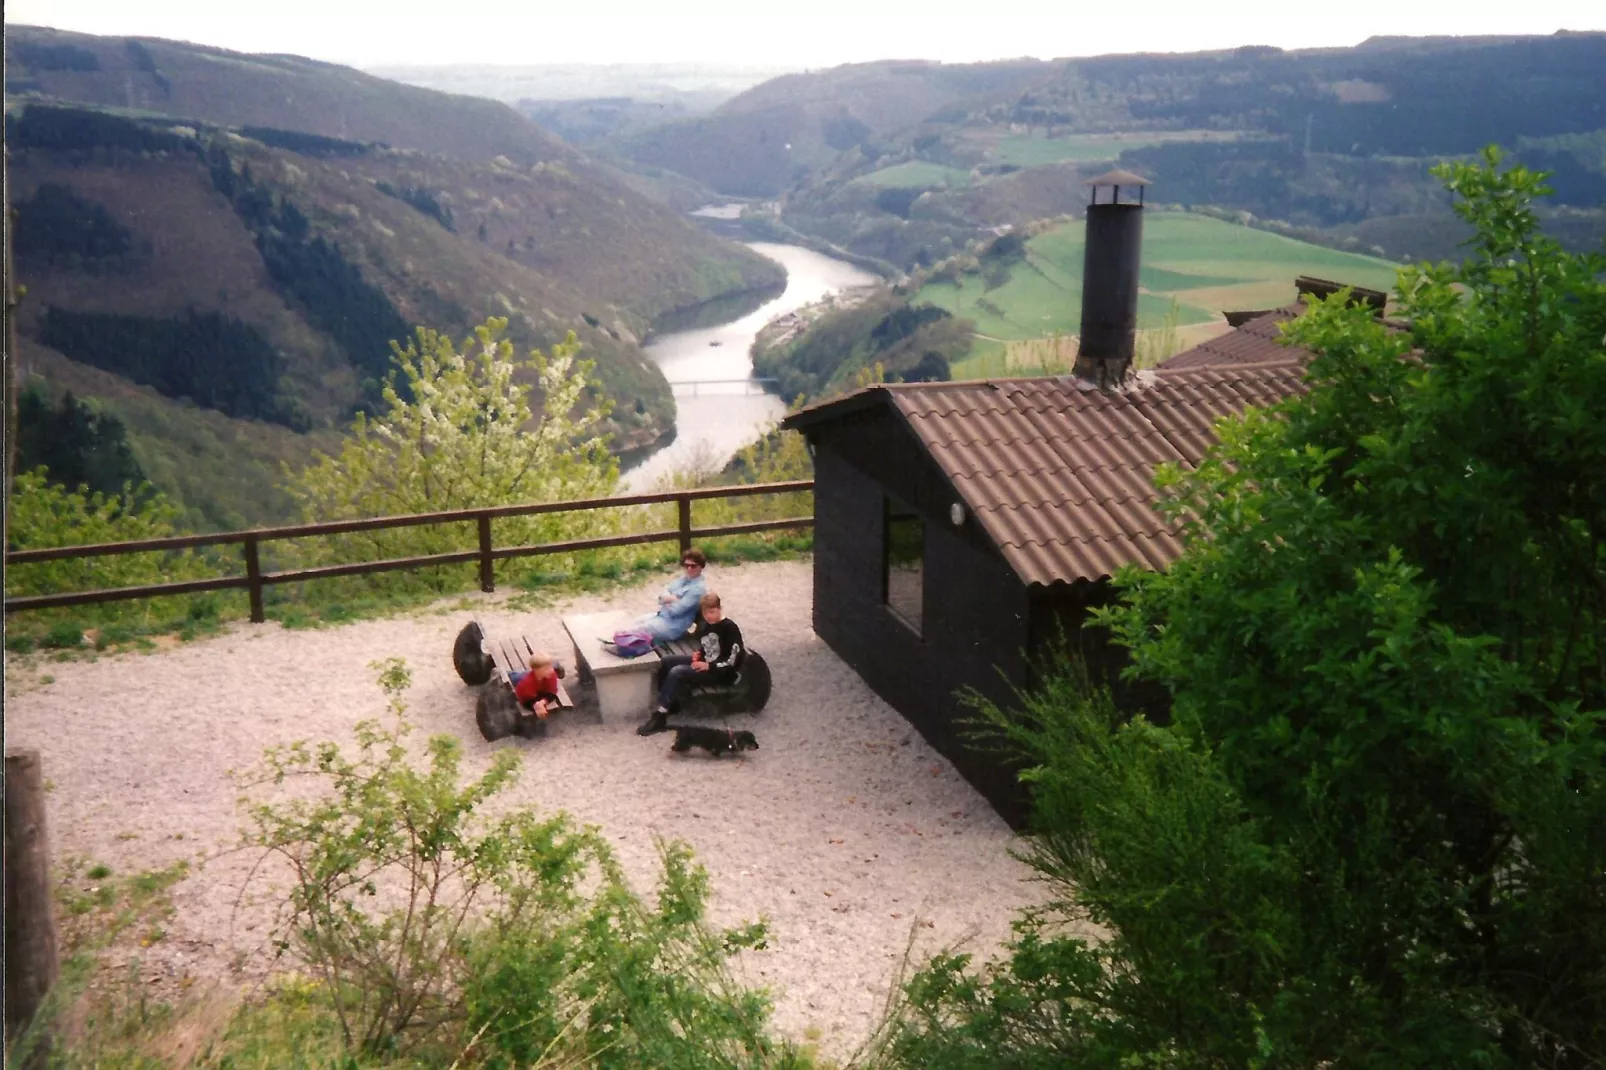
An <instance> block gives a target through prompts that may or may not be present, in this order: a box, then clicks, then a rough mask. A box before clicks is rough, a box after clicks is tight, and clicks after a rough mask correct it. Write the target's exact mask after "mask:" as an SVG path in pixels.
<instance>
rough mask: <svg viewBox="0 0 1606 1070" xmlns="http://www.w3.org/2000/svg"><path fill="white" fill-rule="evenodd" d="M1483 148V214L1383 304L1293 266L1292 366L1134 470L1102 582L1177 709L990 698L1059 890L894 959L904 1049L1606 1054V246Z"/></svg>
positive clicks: (1054, 1061) (1061, 692)
mask: <svg viewBox="0 0 1606 1070" xmlns="http://www.w3.org/2000/svg"><path fill="white" fill-rule="evenodd" d="M1499 164H1500V156H1499V154H1498V152H1496V151H1494V150H1490V152H1488V153H1487V154H1486V156H1485V159H1484V161H1483V163H1482V164H1481V165H1473V164H1462V163H1458V164H1452V165H1447V166H1446V167H1444V168H1441V169H1439V171H1438V172H1437V173H1438V174H1440V175H1441V177H1443V178H1444V179H1445V181H1446V184H1447V186H1448V187H1449V188H1450V189H1451V190H1452V192H1454V193H1455V194H1457V195H1458V197H1459V198H1460V203H1459V205H1458V210H1459V211H1460V212H1461V214H1462V215H1463V216H1464V217H1465V218H1466V219H1467V220H1468V221H1469V222H1471V223H1472V224H1473V225H1474V226H1475V228H1476V232H1477V233H1476V237H1475V239H1474V241H1473V242H1472V254H1471V255H1470V256H1469V257H1468V259H1467V260H1466V261H1465V262H1464V263H1463V264H1462V265H1461V266H1459V267H1451V266H1448V265H1442V266H1435V267H1429V268H1424V269H1412V268H1407V269H1405V270H1403V271H1402V272H1401V276H1400V283H1399V287H1398V290H1397V294H1398V298H1399V301H1400V306H1401V312H1402V314H1403V315H1404V317H1405V318H1406V319H1408V320H1409V321H1410V323H1411V328H1410V330H1409V332H1396V331H1391V330H1390V329H1389V328H1388V327H1387V326H1386V325H1384V324H1382V323H1380V322H1379V321H1378V320H1377V319H1375V318H1374V317H1373V316H1372V314H1371V313H1370V310H1367V309H1364V308H1360V309H1357V308H1348V307H1345V301H1344V296H1345V295H1339V296H1336V297H1334V298H1333V299H1331V300H1329V301H1327V302H1324V303H1319V304H1318V305H1317V306H1316V307H1313V308H1312V309H1311V310H1310V311H1309V312H1308V313H1307V314H1306V315H1304V316H1302V317H1301V318H1300V319H1299V320H1297V321H1295V322H1294V324H1293V325H1292V326H1291V327H1290V328H1289V334H1290V335H1291V336H1292V338H1293V340H1294V341H1296V342H1297V343H1298V344H1300V345H1302V346H1304V347H1305V348H1307V349H1309V350H1310V351H1312V352H1313V353H1315V354H1316V358H1315V359H1314V360H1313V361H1312V363H1311V364H1310V366H1309V376H1308V378H1309V382H1310V391H1309V393H1308V394H1307V395H1306V396H1305V397H1303V398H1300V399H1295V400H1292V401H1289V402H1286V403H1284V404H1282V405H1280V406H1278V407H1277V408H1276V409H1275V410H1273V411H1272V412H1269V413H1268V412H1249V413H1247V414H1245V415H1244V416H1243V417H1241V418H1238V419H1235V420H1228V421H1225V422H1224V423H1223V424H1222V425H1220V427H1219V431H1220V439H1221V441H1220V445H1219V446H1218V448H1217V449H1216V450H1215V451H1214V453H1213V454H1211V455H1210V456H1207V457H1206V458H1205V459H1204V460H1203V461H1202V462H1201V463H1200V464H1199V465H1198V466H1196V467H1195V468H1194V469H1192V470H1191V471H1182V470H1177V469H1170V470H1164V471H1163V472H1162V473H1161V477H1160V483H1161V486H1162V487H1163V488H1165V489H1166V490H1167V491H1168V492H1169V494H1168V499H1167V500H1168V502H1169V504H1168V506H1167V508H1168V510H1169V515H1170V517H1171V519H1172V521H1173V522H1174V523H1177V524H1178V525H1180V526H1181V527H1182V528H1183V530H1184V531H1185V533H1186V535H1187V540H1188V549H1187V552H1186V553H1185V554H1184V555H1183V556H1182V557H1181V558H1180V559H1179V560H1178V561H1177V562H1175V563H1174V564H1173V565H1172V567H1171V568H1170V569H1168V570H1166V571H1165V572H1158V573H1141V572H1138V571H1137V570H1129V571H1127V572H1126V573H1124V574H1123V575H1122V576H1121V577H1119V580H1118V586H1119V588H1120V589H1121V591H1122V592H1123V594H1124V595H1125V598H1126V601H1124V602H1123V603H1121V604H1118V605H1116V606H1113V607H1111V608H1110V609H1108V610H1105V611H1103V612H1101V613H1099V614H1097V615H1096V619H1097V621H1098V623H1100V624H1102V625H1103V626H1105V627H1107V628H1109V629H1110V631H1111V633H1112V634H1113V635H1114V636H1115V637H1116V639H1117V641H1118V642H1119V643H1120V644H1122V645H1124V646H1125V647H1126V648H1127V650H1128V651H1129V653H1130V655H1131V661H1132V672H1133V674H1134V675H1136V676H1138V677H1139V678H1141V679H1145V680H1149V681H1153V682H1156V683H1159V684H1161V685H1163V686H1164V687H1166V688H1167V689H1168V690H1169V692H1170V694H1171V697H1172V709H1171V716H1172V723H1171V724H1170V725H1169V726H1166V727H1157V726H1155V725H1153V724H1150V723H1148V722H1147V721H1145V720H1143V719H1141V718H1139V719H1137V720H1134V721H1131V722H1128V721H1126V720H1125V719H1124V718H1123V717H1122V716H1121V714H1120V713H1119V712H1118V711H1117V710H1116V709H1115V708H1114V706H1113V704H1112V703H1111V702H1110V700H1109V698H1108V696H1107V695H1105V694H1103V693H1101V692H1098V691H1095V690H1091V689H1089V688H1087V687H1086V686H1085V685H1084V684H1082V683H1080V682H1079V681H1077V680H1076V678H1075V677H1074V675H1072V674H1067V673H1066V672H1063V671H1059V672H1052V673H1050V674H1049V676H1048V678H1047V680H1046V682H1045V683H1043V684H1042V685H1041V686H1040V687H1039V688H1037V689H1036V690H1034V691H1033V692H1031V693H1030V694H1027V695H1025V696H1022V698H1021V701H1020V702H1019V703H1017V704H1016V705H1017V709H1015V710H1014V711H1013V712H1012V713H1009V714H1006V713H1003V712H1001V711H999V710H998V709H996V708H993V707H989V706H985V704H984V706H983V710H984V713H985V714H986V717H987V720H988V721H989V722H990V723H991V724H993V725H994V726H995V727H997V728H998V729H1000V730H1002V731H1003V732H1004V733H1005V734H1006V736H1008V737H1009V738H1010V739H1011V740H1013V741H1014V742H1015V743H1016V744H1018V745H1020V746H1022V747H1023V748H1024V749H1025V750H1026V751H1027V752H1028V753H1029V754H1030V756H1031V763H1032V764H1031V768H1030V769H1029V771H1028V772H1027V773H1026V774H1025V775H1026V778H1027V779H1028V781H1029V782H1030V784H1031V786H1032V789H1033V799H1034V814H1033V825H1034V831H1035V832H1036V836H1035V838H1034V840H1033V848H1032V851H1033V853H1032V862H1033V864H1034V865H1035V866H1036V868H1037V869H1038V870H1039V872H1040V873H1041V874H1042V875H1043V876H1044V877H1045V878H1046V879H1047V880H1048V881H1049V882H1050V883H1051V887H1052V888H1053V889H1054V891H1055V893H1056V899H1055V901H1054V902H1053V903H1052V904H1051V905H1050V907H1049V909H1047V910H1045V911H1043V912H1040V913H1038V914H1036V915H1033V916H1030V917H1027V918H1023V919H1022V920H1021V921H1020V922H1019V924H1018V931H1019V936H1018V939H1017V940H1016V942H1015V944H1014V947H1013V952H1012V954H1011V956H1010V957H1009V958H1008V959H1007V960H1006V961H1004V962H1001V963H997V964H993V965H992V966H990V967H988V968H986V969H984V970H981V971H977V970H974V969H972V968H971V964H970V963H969V961H968V960H966V959H964V958H963V957H958V956H947V957H943V958H939V959H938V960H936V961H935V962H933V963H931V964H930V965H929V966H928V967H927V968H926V969H924V970H922V971H921V972H920V973H919V974H918V975H917V976H916V977H915V978H914V980H913V981H912V983H911V984H910V985H909V987H908V988H907V990H906V992H907V998H908V1005H907V1006H906V1007H905V1008H904V1009H903V1011H902V1013H900V1014H899V1015H898V1016H897V1017H896V1018H895V1020H894V1025H893V1028H892V1030H891V1033H890V1034H889V1048H890V1050H891V1052H892V1053H893V1056H894V1062H896V1063H897V1064H899V1065H905V1066H919V1067H972V1066H974V1067H983V1066H986V1067H1040V1066H1041V1067H1048V1066H1055V1067H1069V1068H1076V1067H1087V1068H1095V1067H1098V1068H1103V1067H1111V1066H1129V1067H1161V1066H1164V1067H1180V1068H1189V1067H1199V1068H1205V1067H1211V1068H1214V1067H1229V1066H1248V1067H1268V1068H1269V1067H1329V1066H1331V1067H1340V1066H1341V1067H1379V1068H1381V1067H1389V1068H1394V1067H1424V1068H1426V1067H1434V1068H1437V1067H1452V1066H1453V1067H1474V1066H1475V1067H1489V1068H1510V1070H1519V1068H1520V1070H1528V1068H1533V1070H1538V1068H1566V1070H1573V1068H1579V1070H1582V1068H1587V1067H1599V1066H1602V1065H1603V1063H1606V972H1603V971H1602V969H1601V964H1602V963H1603V962H1606V881H1603V880H1602V874H1603V873H1606V672H1603V669H1602V667H1603V665H1606V423H1603V421H1602V420H1601V419H1600V418H1599V417H1600V413H1601V412H1603V411H1606V350H1603V342H1602V338H1603V336H1606V283H1603V282H1602V280H1603V279H1606V257H1603V256H1599V255H1594V256H1572V255H1568V254H1566V253H1565V252H1563V251H1562V250H1561V249H1559V248H1558V247H1557V246H1556V244H1555V243H1554V242H1553V241H1551V240H1549V239H1547V238H1544V237H1543V236H1542V235H1541V234H1540V233H1539V231H1538V226H1537V219H1536V217H1535V215H1534V212H1533V209H1532V202H1533V200H1534V198H1536V197H1538V196H1542V195H1543V193H1544V192H1545V190H1544V187H1543V185H1542V179H1541V176H1536V175H1534V174H1532V173H1531V172H1528V171H1526V170H1525V169H1523V168H1521V167H1514V168H1510V169H1509V170H1504V171H1502V170H1501V169H1500V167H1499ZM1088 922H1091V923H1093V925H1095V926H1097V927H1098V928H1097V930H1096V931H1098V932H1100V933H1101V934H1102V935H1101V936H1100V938H1098V939H1093V938H1091V937H1078V936H1077V929H1078V923H1088Z"/></svg>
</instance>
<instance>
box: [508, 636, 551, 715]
mask: <svg viewBox="0 0 1606 1070" xmlns="http://www.w3.org/2000/svg"><path fill="white" fill-rule="evenodd" d="M562 675H563V674H562V673H560V672H559V671H558V669H557V666H555V665H554V664H553V663H552V656H551V655H550V654H543V653H541V652H540V651H537V652H535V653H534V654H531V655H530V671H529V672H510V673H508V674H507V678H508V680H509V682H511V683H512V684H513V697H514V698H515V699H517V700H518V704H519V705H520V706H522V707H523V708H525V709H527V710H529V711H530V712H532V713H534V714H535V715H536V716H537V717H538V718H540V719H541V720H543V721H544V720H546V715H547V703H548V702H552V703H556V702H557V701H558V677H560V676H562Z"/></svg>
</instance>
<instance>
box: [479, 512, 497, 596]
mask: <svg viewBox="0 0 1606 1070" xmlns="http://www.w3.org/2000/svg"><path fill="white" fill-rule="evenodd" d="M479 521H480V590H482V591H484V592H485V593H486V594H490V593H491V592H492V591H494V590H496V569H495V567H494V563H493V562H492V561H491V518H490V517H488V516H484V515H481V516H480V518H479Z"/></svg>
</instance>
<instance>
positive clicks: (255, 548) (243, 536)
mask: <svg viewBox="0 0 1606 1070" xmlns="http://www.w3.org/2000/svg"><path fill="white" fill-rule="evenodd" d="M813 489H814V481H813V480H809V479H799V480H792V481H790V482H785V483H748V484H741V485H738V486H730V487H701V488H697V489H695V490H671V491H654V492H652V493H650V494H631V495H626V496H622V497H618V498H586V499H582V500H579V501H570V502H530V503H527V504H524V505H497V506H486V507H483V508H479V509H453V510H449V511H447V512H439V513H413V514H411V515H406V516H382V517H372V518H369V519H365V520H336V521H330V522H328V523H322V524H295V525H289V526H283V527H274V528H255V529H252V530H249V531H225V532H217V533H214V534H207V535H175V536H171V537H168V538H163V539H140V540H136V541H131V542H103V543H94V544H90V545H85V546H52V547H45V548H41V549H37V550H13V551H10V552H8V553H7V554H6V565H7V567H8V568H9V567H10V566H12V565H25V564H30V563H39V562H45V561H66V560H72V559H76V558H86V557H110V556H114V555H117V554H137V553H150V552H154V551H164V550H185V549H191V548H193V547H197V546H226V545H230V544H239V545H240V547H241V550H242V553H243V555H244V558H245V575H243V576H220V577H217V578H216V579H207V580H184V581H181V582H177V583H153V584H146V585H143V586H139V587H117V588H111V589H107V590H99V591H72V592H64V593H61V594H41V595H28V596H25V597H20V598H7V599H6V601H5V610H6V613H8V614H10V613H15V612H17V611H19V610H27V609H50V608H54V607H58V606H83V605H92V604H95V603H100V602H117V601H122V600H125V599H134V598H153V597H156V596H160V595H177V594H196V593H199V592H202V591H227V590H244V591H246V592H248V594H249V596H250V599H251V620H252V621H254V622H256V623H258V624H260V623H262V622H263V621H264V620H266V619H267V616H266V614H265V613H264V611H263V605H262V590H263V588H264V587H267V586H269V585H271V584H275V583H299V582H302V581H304V580H316V579H331V578H333V577H336V576H361V575H365V574H368V573H374V572H393V571H397V570H400V569H411V568H428V567H430V566H434V565H453V564H464V563H467V562H470V561H478V562H479V566H480V569H479V571H480V577H479V578H480V590H482V591H494V590H495V589H496V572H495V563H496V562H497V561H505V560H509V559H511V558H515V557H536V556H540V555H543V554H565V553H573V552H575V551H577V550H600V549H605V548H607V547H611V546H635V545H642V544H646V543H653V542H670V541H674V540H678V541H679V543H680V549H681V551H682V552H685V551H686V550H687V549H688V548H690V546H691V544H692V540H693V539H703V538H713V537H716V536H721V535H747V534H753V533H756V532H761V531H779V530H782V529H785V528H804V527H811V526H812V525H813V524H814V518H813V517H809V516H795V517H786V518H783V519H781V520H759V521H752V522H748V523H742V524H724V525H720V526H717V527H705V528H694V527H692V523H691V507H692V503H693V502H695V501H706V500H711V499H720V498H741V497H748V496H751V495H755V494H791V493H797V492H800V491H810V490H813ZM669 502H674V503H675V505H676V507H677V509H676V512H677V514H678V520H679V523H678V524H677V526H676V527H675V528H673V529H664V530H658V531H643V532H635V533H633V534H629V535H610V536H607V537H604V538H595V539H574V540H570V541H567V542H549V543H541V544H539V545H535V546H504V547H500V548H498V547H496V546H495V545H493V543H492V540H491V521H492V520H496V519H498V518H500V517H510V516H536V515H540V514H543V513H578V512H587V511H591V510H596V509H621V508H627V507H630V506H639V505H663V504H667V503H669ZM469 521H473V522H474V523H475V525H476V527H477V529H478V531H477V534H478V536H479V539H478V542H479V545H478V548H477V549H473V550H457V551H453V552H451V553H443V554H427V555H424V556H421V557H398V558H391V559H389V560H382V561H358V562H352V563H350V564H343V565H325V566H322V567H319V568H304V569H292V570H287V571H278V572H263V571H262V567H261V558H260V548H261V545H262V543H264V542H270V541H283V540H295V539H305V538H313V537H316V536H320V535H340V534H345V533H348V532H353V531H380V530H384V529H387V528H405V527H417V526H419V525H425V524H462V523H467V522H469Z"/></svg>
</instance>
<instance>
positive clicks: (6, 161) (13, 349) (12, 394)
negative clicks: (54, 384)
mask: <svg viewBox="0 0 1606 1070" xmlns="http://www.w3.org/2000/svg"><path fill="white" fill-rule="evenodd" d="M0 212H4V213H5V215H4V220H5V231H6V234H5V246H6V248H5V280H4V284H3V285H4V288H5V293H4V300H5V321H6V322H5V335H4V339H5V341H4V345H5V352H4V353H3V354H0V357H3V358H4V363H5V369H4V372H3V373H0V384H3V387H4V390H5V417H4V420H5V452H6V456H5V465H6V471H5V502H6V506H7V508H6V511H5V517H4V519H3V520H0V528H3V530H0V539H3V540H4V542H5V544H6V545H7V546H10V545H11V509H10V504H11V477H12V476H13V475H14V474H15V472H16V467H17V391H18V389H20V388H21V386H22V383H21V382H20V381H19V380H18V378H17V303H18V298H17V279H16V269H15V268H14V267H13V266H12V261H11V232H12V231H13V230H15V229H16V223H17V221H16V220H15V219H14V218H12V215H11V150H10V148H9V147H7V148H4V149H3V155H0Z"/></svg>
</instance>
